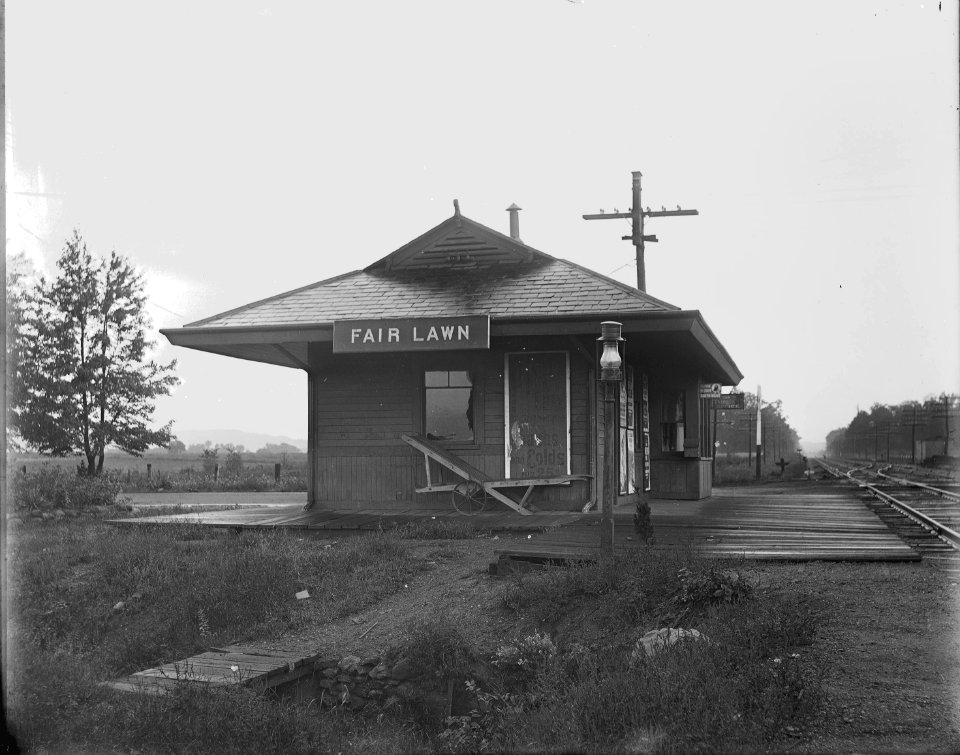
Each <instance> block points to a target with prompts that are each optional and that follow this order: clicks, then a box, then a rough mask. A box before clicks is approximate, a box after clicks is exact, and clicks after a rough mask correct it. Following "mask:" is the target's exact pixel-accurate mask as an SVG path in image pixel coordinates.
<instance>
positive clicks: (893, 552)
mask: <svg viewBox="0 0 960 755" xmlns="http://www.w3.org/2000/svg"><path fill="white" fill-rule="evenodd" d="M650 509H651V521H652V523H653V531H654V538H655V543H656V545H657V546H659V547H663V546H668V547H669V546H676V545H679V544H681V543H689V544H690V545H691V546H692V547H695V548H697V549H698V550H700V551H701V552H702V553H704V554H705V555H709V556H714V557H720V558H745V559H758V560H779V561H918V560H920V554H919V553H917V552H916V551H915V550H913V549H912V548H910V546H908V545H907V544H906V543H905V542H903V541H902V540H901V539H900V538H899V537H897V535H896V534H894V532H893V531H892V530H890V529H889V528H888V527H887V526H886V525H885V524H884V523H883V522H882V521H880V519H879V518H878V517H877V516H876V515H875V514H874V513H873V512H871V511H870V510H869V509H868V508H867V507H866V506H865V505H864V503H863V501H861V500H860V497H859V494H858V493H857V491H855V490H852V489H850V488H849V487H848V486H845V485H838V484H835V483H833V482H826V483H821V482H799V483H796V484H790V483H786V484H782V485H762V486H755V487H746V486H744V487H737V488H720V489H717V490H715V491H714V495H713V497H712V498H709V499H705V500H703V501H652V502H651V504H650ZM614 522H615V525H614V537H615V548H617V549H618V550H619V551H623V550H624V549H629V548H635V547H637V546H638V545H639V543H638V541H637V539H636V536H635V535H634V532H633V516H632V511H627V510H624V511H618V512H617V513H616V514H615V516H614ZM598 526H599V514H596V513H591V514H587V515H585V516H582V517H580V519H579V520H578V521H576V522H574V523H571V524H569V525H567V526H564V527H561V528H559V529H558V530H555V531H552V532H545V533H542V534H536V535H532V536H531V537H530V538H529V539H528V540H526V541H523V542H519V543H515V544H510V545H508V546H506V547H504V548H501V549H500V550H498V551H496V554H497V557H498V562H497V566H496V570H497V571H509V570H510V568H511V564H510V562H517V561H527V562H558V561H563V560H573V561H591V560H595V559H596V558H597V556H598V551H599V540H600V534H599V529H598ZM492 566H493V565H492Z"/></svg>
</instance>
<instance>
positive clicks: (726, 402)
mask: <svg viewBox="0 0 960 755" xmlns="http://www.w3.org/2000/svg"><path fill="white" fill-rule="evenodd" d="M743 407H744V398H743V394H742V393H723V394H721V395H719V396H713V397H712V398H711V399H710V408H711V409H743Z"/></svg>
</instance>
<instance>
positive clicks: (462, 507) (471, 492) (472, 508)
mask: <svg viewBox="0 0 960 755" xmlns="http://www.w3.org/2000/svg"><path fill="white" fill-rule="evenodd" d="M486 505H487V491H485V490H484V489H483V485H481V484H480V483H477V482H472V481H468V482H461V483H460V484H459V485H457V487H455V488H454V489H453V507H454V508H455V509H456V510H457V511H459V512H460V513H461V514H466V515H467V516H469V515H471V514H479V513H480V512H481V511H483V508H484V506H486Z"/></svg>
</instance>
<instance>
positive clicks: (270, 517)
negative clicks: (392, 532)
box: [109, 504, 582, 533]
mask: <svg viewBox="0 0 960 755" xmlns="http://www.w3.org/2000/svg"><path fill="white" fill-rule="evenodd" d="M581 516H582V514H581V513H580V512H579V511H540V512H534V513H532V514H528V515H527V516H522V517H521V516H518V515H517V514H516V513H515V512H513V511H511V510H509V509H501V508H496V509H492V510H490V511H483V512H481V513H479V514H474V515H472V516H466V515H464V514H460V513H458V512H456V511H454V510H453V507H452V506H451V507H449V508H446V509H439V510H434V509H424V508H419V507H414V506H404V507H400V508H390V507H389V506H384V507H382V508H366V509H359V510H357V509H351V510H343V511H340V510H335V509H326V508H323V509H321V508H313V509H308V510H306V511H305V510H304V509H303V507H302V506H300V505H299V504H288V505H279V506H277V505H274V506H263V507H250V508H243V509H229V510H219V511H198V512H193V511H191V512H181V513H177V514H166V515H163V516H140V517H131V518H126V519H111V520H109V523H110V524H114V525H117V526H125V527H126V526H151V525H169V524H199V525H204V526H208V527H219V528H223V529H233V530H246V529H254V530H256V529H293V530H301V531H303V530H307V531H312V532H338V533H346V532H348V531H355V532H369V531H376V530H379V529H384V530H386V529H390V528H392V527H397V526H400V525H403V524H406V523H408V522H413V521H417V520H420V519H424V518H428V517H433V518H436V519H449V520H458V521H466V522H470V523H471V524H473V525H474V526H475V527H476V528H477V529H481V530H491V531H498V532H504V531H516V532H538V531H540V530H542V529H544V528H549V527H558V526H561V525H563V524H567V523H571V522H574V521H576V520H578V519H579V518H580V517H581Z"/></svg>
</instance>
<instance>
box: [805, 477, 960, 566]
mask: <svg viewBox="0 0 960 755" xmlns="http://www.w3.org/2000/svg"><path fill="white" fill-rule="evenodd" d="M816 462H817V464H819V465H820V466H821V467H823V468H824V469H825V470H827V471H828V472H829V473H830V474H832V475H833V476H835V477H838V478H846V479H848V480H849V481H850V482H852V483H853V484H855V485H857V486H858V487H860V488H861V489H863V490H864V491H866V492H867V493H868V494H869V496H870V498H869V499H868V500H866V501H865V503H866V505H867V506H868V507H869V508H870V509H872V510H873V511H874V513H876V514H877V516H879V517H880V519H881V520H882V521H883V522H884V523H885V524H886V525H887V526H888V527H890V529H892V530H893V531H894V532H895V533H896V534H897V535H898V536H899V537H900V538H901V539H902V540H903V541H904V542H906V543H907V544H909V545H910V546H911V547H912V548H914V549H915V550H917V551H918V552H919V553H920V557H921V558H922V559H923V560H924V561H928V562H930V563H931V564H933V565H934V566H937V567H938V568H940V569H943V570H944V571H947V572H949V573H951V574H953V575H956V576H958V577H960V492H958V490H957V484H956V482H955V481H953V480H933V481H931V480H917V479H909V478H906V477H901V476H900V475H898V474H890V472H891V471H892V467H890V466H889V465H887V466H883V467H880V466H877V467H876V468H874V467H875V465H874V464H873V463H859V464H855V463H851V462H842V461H835V462H827V461H824V460H821V459H816ZM934 482H936V483H937V484H933V483H934Z"/></svg>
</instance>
